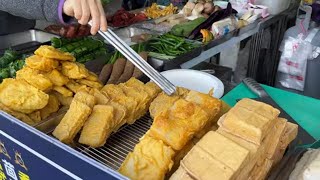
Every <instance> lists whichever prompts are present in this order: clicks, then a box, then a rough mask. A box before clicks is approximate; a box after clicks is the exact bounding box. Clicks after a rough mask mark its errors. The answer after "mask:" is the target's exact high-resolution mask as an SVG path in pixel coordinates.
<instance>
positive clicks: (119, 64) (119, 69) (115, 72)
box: [107, 58, 127, 84]
mask: <svg viewBox="0 0 320 180" xmlns="http://www.w3.org/2000/svg"><path fill="white" fill-rule="evenodd" d="M126 62H127V61H126V59H124V58H119V59H117V61H116V62H115V63H114V64H113V68H112V73H111V76H110V79H109V81H108V82H107V84H115V83H117V82H118V80H119V78H120V76H121V74H122V73H123V70H124V66H125V65H126Z"/></svg>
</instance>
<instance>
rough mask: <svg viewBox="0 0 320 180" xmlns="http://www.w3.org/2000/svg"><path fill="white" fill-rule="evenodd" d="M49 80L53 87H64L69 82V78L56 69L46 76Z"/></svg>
mask: <svg viewBox="0 0 320 180" xmlns="http://www.w3.org/2000/svg"><path fill="white" fill-rule="evenodd" d="M44 75H45V76H46V77H47V78H49V79H50V81H51V82H52V84H53V85H55V86H63V85H66V84H67V83H68V82H69V78H67V77H66V76H64V75H63V74H61V73H60V72H59V71H58V70H56V69H54V70H52V71H50V72H48V73H45V74H44Z"/></svg>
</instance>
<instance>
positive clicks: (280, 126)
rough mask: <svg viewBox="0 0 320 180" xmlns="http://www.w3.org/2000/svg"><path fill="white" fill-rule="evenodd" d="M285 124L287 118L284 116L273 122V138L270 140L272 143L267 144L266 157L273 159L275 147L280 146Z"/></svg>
mask: <svg viewBox="0 0 320 180" xmlns="http://www.w3.org/2000/svg"><path fill="white" fill-rule="evenodd" d="M286 125H287V120H286V119H284V118H278V119H277V121H276V123H275V124H274V126H275V127H274V128H275V129H276V131H275V132H274V133H273V134H272V136H273V137H272V138H273V139H272V140H271V141H272V142H273V143H272V144H270V145H269V146H268V150H267V158H268V159H270V160H273V159H274V155H275V153H276V150H277V148H280V146H281V142H280V139H281V137H282V136H283V135H284V133H285V129H286Z"/></svg>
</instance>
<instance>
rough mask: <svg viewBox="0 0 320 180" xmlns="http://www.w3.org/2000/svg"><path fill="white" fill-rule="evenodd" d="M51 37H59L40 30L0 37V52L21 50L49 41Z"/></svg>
mask: <svg viewBox="0 0 320 180" xmlns="http://www.w3.org/2000/svg"><path fill="white" fill-rule="evenodd" d="M52 37H59V36H57V35H54V34H50V33H47V32H44V31H41V30H36V29H32V30H29V31H24V32H20V33H15V34H8V35H5V36H0V50H4V49H8V48H12V49H14V50H17V51H19V50H23V49H26V48H30V47H33V46H39V45H40V44H42V43H45V42H48V41H50V39H51V38H52Z"/></svg>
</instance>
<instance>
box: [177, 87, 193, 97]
mask: <svg viewBox="0 0 320 180" xmlns="http://www.w3.org/2000/svg"><path fill="white" fill-rule="evenodd" d="M189 92H190V90H189V89H187V88H183V87H177V91H176V95H177V96H180V97H181V98H183V99H184V98H185V97H186V96H187V95H188V93H189Z"/></svg>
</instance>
